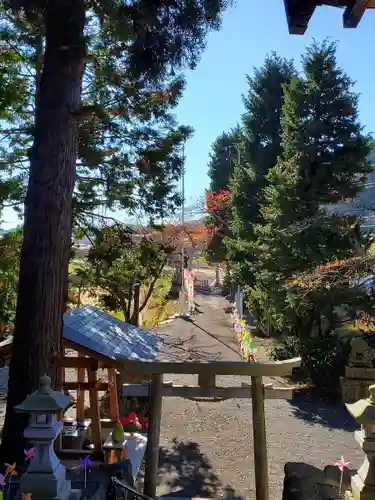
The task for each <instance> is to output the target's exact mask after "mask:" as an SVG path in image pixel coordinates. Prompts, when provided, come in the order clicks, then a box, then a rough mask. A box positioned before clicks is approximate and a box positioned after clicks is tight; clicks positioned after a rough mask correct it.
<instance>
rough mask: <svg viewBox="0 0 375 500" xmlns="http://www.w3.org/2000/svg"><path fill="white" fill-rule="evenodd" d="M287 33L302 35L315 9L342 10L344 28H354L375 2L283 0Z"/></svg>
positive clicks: (373, 6)
mask: <svg viewBox="0 0 375 500" xmlns="http://www.w3.org/2000/svg"><path fill="white" fill-rule="evenodd" d="M284 5H285V12H286V17H287V21H288V28H289V33H290V34H292V35H303V34H304V33H305V31H306V29H307V27H308V24H309V21H310V19H311V17H312V15H313V13H314V11H315V8H316V7H319V6H322V5H325V6H330V7H339V8H344V9H345V10H344V13H343V26H344V28H356V27H357V26H358V24H359V22H360V20H361V19H362V16H363V14H364V12H365V11H366V9H374V8H375V0H284Z"/></svg>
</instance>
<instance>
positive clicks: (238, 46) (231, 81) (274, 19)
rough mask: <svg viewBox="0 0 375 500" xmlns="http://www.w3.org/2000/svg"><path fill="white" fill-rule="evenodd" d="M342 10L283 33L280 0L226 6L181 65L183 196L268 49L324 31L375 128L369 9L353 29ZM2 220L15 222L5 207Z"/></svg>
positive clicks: (326, 11) (234, 119)
mask: <svg viewBox="0 0 375 500" xmlns="http://www.w3.org/2000/svg"><path fill="white" fill-rule="evenodd" d="M342 13H343V10H341V9H338V8H328V7H318V8H317V9H316V10H315V13H314V15H313V17H312V19H311V21H310V24H309V28H308V30H307V32H306V34H305V35H304V36H298V35H289V33H288V28H287V24H286V16H285V11H284V2H283V0H272V2H265V1H264V0H237V2H236V4H235V5H234V6H233V7H231V8H230V9H228V10H227V12H226V13H225V15H224V19H223V26H222V29H221V30H220V32H217V33H211V34H210V36H209V38H208V41H207V47H206V50H205V52H204V53H203V55H202V58H201V61H200V63H199V65H198V67H197V69H196V70H195V71H192V72H188V73H187V88H186V90H185V93H184V96H183V98H182V99H181V102H180V104H179V106H178V108H177V111H176V112H177V118H178V121H179V122H180V123H181V124H185V125H191V126H193V127H194V129H195V134H194V137H193V138H192V139H191V140H190V141H189V142H188V143H187V145H186V150H185V154H186V183H185V185H186V199H187V204H189V203H191V202H192V201H193V200H194V199H197V198H199V197H200V196H202V195H203V194H204V190H205V188H206V187H207V185H208V177H207V162H208V158H209V152H210V148H211V144H212V143H213V141H214V140H215V138H216V137H217V136H218V135H219V134H221V132H223V131H227V130H229V129H230V128H231V127H233V126H235V125H236V123H238V121H239V120H240V117H241V114H242V112H243V104H242V97H241V96H242V94H244V93H246V91H247V85H246V76H245V75H246V74H251V73H252V69H253V68H254V67H257V66H260V65H261V64H262V63H263V61H264V58H265V57H266V55H267V54H268V53H270V52H271V51H276V52H277V53H278V55H280V56H284V57H289V58H294V59H295V60H296V62H299V60H300V55H301V53H303V51H304V48H305V47H306V45H308V44H310V43H311V42H312V40H313V39H314V38H315V39H316V40H317V41H320V40H323V39H324V38H325V37H327V36H329V37H331V38H332V40H336V41H338V42H339V47H338V62H339V64H340V66H341V67H342V68H343V69H344V70H345V71H346V72H347V73H348V74H349V75H350V76H351V78H352V79H353V80H355V81H356V82H357V83H356V85H355V90H356V91H357V92H358V93H360V94H361V97H360V119H361V122H362V124H363V125H365V126H366V127H367V130H368V131H369V132H375V104H374V84H373V81H374V77H375V53H374V47H375V9H374V10H373V11H372V10H369V11H367V12H366V13H365V15H364V17H363V18H362V21H361V23H360V25H359V27H358V28H357V29H353V30H348V29H344V28H343V27H342ZM3 219H4V222H5V224H2V227H10V226H12V225H14V224H15V222H16V218H15V216H14V214H12V213H10V212H7V213H4V217H3Z"/></svg>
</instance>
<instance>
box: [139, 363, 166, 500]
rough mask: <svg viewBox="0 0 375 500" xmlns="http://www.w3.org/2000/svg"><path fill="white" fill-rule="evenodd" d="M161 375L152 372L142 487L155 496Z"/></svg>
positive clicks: (150, 495) (149, 494)
mask: <svg viewBox="0 0 375 500" xmlns="http://www.w3.org/2000/svg"><path fill="white" fill-rule="evenodd" d="M162 388H163V375H162V374H159V373H157V374H154V375H153V376H152V380H151V385H150V414H149V421H148V441H147V448H146V465H145V478H144V489H143V492H144V494H145V495H148V496H149V497H151V498H156V483H157V476H158V463H159V439H160V421H161V410H162Z"/></svg>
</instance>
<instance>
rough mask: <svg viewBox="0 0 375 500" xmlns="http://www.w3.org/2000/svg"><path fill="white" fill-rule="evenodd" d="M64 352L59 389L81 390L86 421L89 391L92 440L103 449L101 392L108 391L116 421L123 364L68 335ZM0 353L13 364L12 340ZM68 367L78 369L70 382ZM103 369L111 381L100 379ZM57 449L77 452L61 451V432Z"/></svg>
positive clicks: (79, 415) (79, 408) (79, 399)
mask: <svg viewBox="0 0 375 500" xmlns="http://www.w3.org/2000/svg"><path fill="white" fill-rule="evenodd" d="M66 349H71V350H73V351H76V352H77V356H66V355H65V350H66ZM63 351H64V352H63V356H62V358H61V360H60V380H59V388H60V389H62V390H65V391H72V390H73V391H77V407H76V411H77V413H76V419H77V420H84V413H85V392H86V391H88V392H89V403H90V410H91V432H92V443H93V444H94V447H95V449H96V450H100V449H101V444H102V443H101V419H100V408H99V397H98V392H100V391H106V392H107V391H108V393H109V410H110V418H111V420H113V421H116V420H117V419H118V417H119V411H118V398H117V377H116V369H117V368H118V366H119V365H118V363H117V361H116V360H115V359H113V358H109V357H107V356H104V355H102V354H99V353H98V352H96V351H93V350H91V349H88V348H87V347H85V346H82V345H80V344H77V343H75V342H73V341H71V340H68V339H65V338H64V339H63ZM0 356H1V358H2V359H3V361H4V364H7V363H9V361H10V359H11V357H12V343H8V344H7V345H5V346H3V347H1V348H0ZM66 368H74V369H76V370H77V380H76V381H74V382H71V381H66V377H65V369H66ZM99 369H106V370H107V373H108V382H103V381H102V380H100V379H99V378H98V370H99ZM86 374H87V381H86ZM57 449H58V450H59V451H69V452H72V451H76V450H61V435H60V439H59V440H57Z"/></svg>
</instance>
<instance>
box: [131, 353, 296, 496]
mask: <svg viewBox="0 0 375 500" xmlns="http://www.w3.org/2000/svg"><path fill="white" fill-rule="evenodd" d="M300 364H301V360H300V358H294V359H290V360H286V361H276V362H267V363H247V362H221V361H218V362H214V361H212V362H183V363H181V362H180V363H179V362H141V361H131V360H123V362H122V367H123V368H125V369H127V370H129V371H130V372H139V373H147V374H149V375H151V383H149V384H125V385H123V387H122V391H123V393H124V395H129V396H146V395H147V394H148V395H149V397H150V413H149V427H148V446H147V450H146V469H145V480H144V494H145V495H147V496H149V497H151V498H155V495H156V484H157V473H158V456H159V439H160V422H161V410H162V399H163V397H183V398H188V399H192V400H195V401H207V400H211V401H221V400H224V399H230V398H251V399H252V406H253V439H254V467H255V485H256V499H257V500H269V492H268V465H267V441H266V425H265V411H264V400H265V399H266V398H278V399H290V398H291V397H292V389H291V388H289V387H273V386H272V384H268V385H264V384H263V377H275V376H277V377H282V376H286V375H290V374H291V373H292V371H293V368H297V367H299V366H300ZM164 373H169V374H172V373H178V374H198V386H176V385H173V384H164V383H163V374H164ZM216 375H247V376H249V377H251V385H249V384H242V385H241V387H217V386H216V385H215V378H216Z"/></svg>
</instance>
